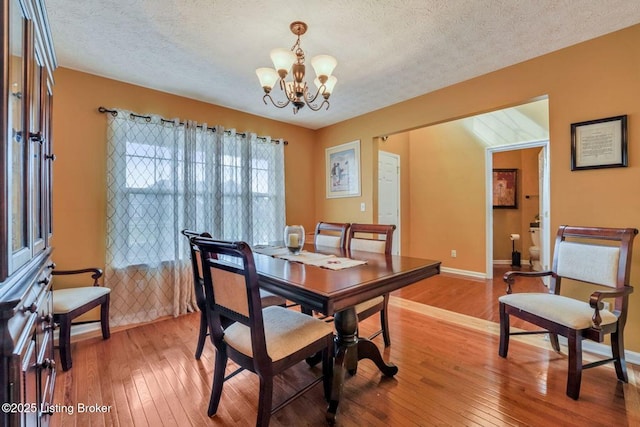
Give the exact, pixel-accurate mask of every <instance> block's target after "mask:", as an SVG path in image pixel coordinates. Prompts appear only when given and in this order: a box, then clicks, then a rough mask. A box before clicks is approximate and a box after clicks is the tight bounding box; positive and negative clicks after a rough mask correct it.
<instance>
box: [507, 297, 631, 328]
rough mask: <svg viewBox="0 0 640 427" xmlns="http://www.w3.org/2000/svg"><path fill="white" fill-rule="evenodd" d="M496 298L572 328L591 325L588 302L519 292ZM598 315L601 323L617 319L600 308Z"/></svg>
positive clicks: (609, 322)
mask: <svg viewBox="0 0 640 427" xmlns="http://www.w3.org/2000/svg"><path fill="white" fill-rule="evenodd" d="M498 300H499V301H500V302H502V303H505V304H507V305H510V306H512V307H515V308H518V309H520V310H522V311H526V312H528V313H531V314H535V315H536V316H540V317H543V318H545V319H548V320H550V321H552V322H555V323H558V324H560V325H564V326H567V327H569V328H572V329H587V328H591V327H593V321H592V320H591V318H592V317H593V313H594V310H593V308H591V306H590V305H589V304H588V303H586V302H582V301H578V300H576V299H573V298H568V297H564V296H561V295H554V294H543V293H519V294H509V295H503V296H501V297H500V298H498ZM600 316H601V317H602V323H601V325H608V324H611V323H615V322H616V321H617V320H618V318H617V317H616V316H615V315H614V314H613V313H611V312H610V311H608V310H600Z"/></svg>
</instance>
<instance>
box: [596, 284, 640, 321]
mask: <svg viewBox="0 0 640 427" xmlns="http://www.w3.org/2000/svg"><path fill="white" fill-rule="evenodd" d="M632 292H633V286H625V287H624V288H621V289H616V290H615V291H614V290H611V291H595V292H594V293H592V294H591V296H590V297H589V305H590V306H591V308H593V310H594V312H593V317H592V318H591V320H593V324H594V325H595V327H596V329H599V328H600V323H601V322H602V318H601V317H600V310H602V309H603V308H604V304H602V300H603V299H606V298H616V297H623V296H626V295H629V294H631V293H632Z"/></svg>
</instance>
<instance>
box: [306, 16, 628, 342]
mask: <svg viewBox="0 0 640 427" xmlns="http://www.w3.org/2000/svg"><path fill="white" fill-rule="evenodd" d="M638 46H640V25H635V26H632V27H629V28H627V29H624V30H621V31H617V32H615V33H611V34H608V35H606V36H603V37H600V38H597V39H593V40H590V41H587V42H584V43H581V44H578V45H575V46H572V47H569V48H566V49H562V50H560V51H557V52H553V53H551V54H548V55H544V56H541V57H538V58H534V59H532V60H529V61H526V62H523V63H520V64H517V65H514V66H511V67H507V68H504V69H501V70H498V71H495V72H493V73H490V74H486V75H484V76H480V77H478V78H474V79H471V80H468V81H465V82H462V83H459V84H456V85H453V86H450V87H447V88H444V89H441V90H438V91H434V92H431V93H428V94H425V95H422V96H419V97H417V98H413V99H411V100H408V101H405V102H402V103H399V104H395V105H392V106H390V107H387V108H383V109H380V110H377V111H374V112H372V113H369V114H365V115H362V116H359V117H356V118H353V119H350V120H346V121H344V122H341V123H338V124H335V125H333V126H330V127H327V128H323V129H320V130H319V131H318V136H317V144H316V147H315V155H316V165H317V166H316V167H317V171H318V174H317V175H316V181H315V188H316V196H315V197H316V218H317V219H319V218H325V217H327V218H328V217H331V218H333V219H335V220H338V219H339V220H353V219H358V220H361V221H373V220H374V219H375V217H374V216H373V211H372V210H368V211H367V212H364V213H362V212H359V209H358V206H359V204H360V202H361V201H365V202H367V203H370V202H371V201H372V200H373V199H374V194H375V192H376V189H375V180H374V176H375V169H376V167H377V165H376V163H374V159H375V157H376V156H375V155H374V151H376V150H377V146H378V143H377V139H375V138H376V137H378V136H381V135H389V134H395V133H398V132H403V131H408V130H413V129H418V128H422V127H424V126H429V125H433V124H438V123H442V122H447V121H450V120H454V119H458V118H462V117H468V116H471V115H475V114H479V113H483V112H487V111H491V110H496V109H500V108H505V107H509V106H513V105H519V104H522V103H525V102H528V101H531V100H534V99H536V98H538V97H540V96H544V95H547V96H548V97H549V138H550V165H549V166H550V176H551V194H550V197H551V218H550V222H551V230H552V231H551V233H553V234H554V233H555V231H554V230H557V228H558V226H559V225H561V224H575V225H599V226H614V227H617V226H620V227H636V228H637V227H640V198H638V197H635V194H636V193H637V190H636V187H637V185H638V183H639V182H640V150H637V149H634V148H637V145H638V144H636V143H635V142H637V141H636V140H637V139H638V136H639V135H640V102H638V99H640V50H639V49H638ZM621 114H627V115H628V118H629V120H628V134H629V138H630V139H629V147H630V149H629V167H627V168H614V169H599V170H587V171H576V172H572V171H571V168H570V153H571V150H570V146H571V134H570V125H571V123H576V122H581V121H585V120H592V119H598V118H603V117H611V116H617V115H621ZM356 139H359V140H360V141H361V153H362V155H361V162H362V180H363V183H362V195H361V196H360V197H357V198H350V199H331V200H327V199H325V196H324V192H323V191H321V190H323V189H324V180H325V174H324V173H323V169H322V168H321V167H320V165H321V164H323V161H324V150H325V149H326V148H327V147H330V146H334V145H338V144H342V143H345V142H348V141H353V140H356ZM374 141H375V142H374ZM416 146H417V145H416V144H412V145H411V157H412V158H416V159H417V158H421V159H425V161H427V160H428V157H426V154H427V152H426V151H425V153H418V152H416V151H414V149H415V148H416ZM421 148H423V147H421ZM423 149H424V150H427V149H428V148H423ZM434 154H435V153H434ZM469 156H475V158H474V159H471V158H469V159H466V158H465V159H461V160H463V161H465V162H467V163H468V165H469V167H470V173H473V175H470V176H469V177H468V179H465V180H462V179H461V178H460V177H459V176H456V177H455V179H456V180H455V181H451V180H449V181H448V180H446V179H444V178H445V177H444V176H437V175H435V176H434V175H429V174H426V173H425V174H423V177H422V178H420V179H422V181H412V182H411V189H412V194H414V193H416V192H418V191H422V190H421V189H422V187H424V188H425V189H429V191H433V192H434V193H435V191H436V189H435V188H433V187H436V185H435V184H434V183H433V182H429V181H425V180H427V179H431V180H433V179H436V180H438V185H440V186H442V188H443V191H446V192H453V193H456V192H457V191H458V190H457V189H456V188H452V187H451V186H452V185H455V186H467V185H468V186H473V187H474V188H476V190H477V193H476V194H473V195H472V197H470V198H469V199H468V200H466V202H465V201H463V200H456V201H455V202H449V203H445V202H444V201H443V200H442V199H440V200H435V201H434V200H433V199H432V198H421V199H415V198H412V199H411V213H412V215H411V218H410V220H409V221H410V224H409V227H410V229H411V232H412V234H413V235H414V236H424V235H426V234H427V233H431V230H429V227H434V228H435V227H437V228H438V229H439V230H446V234H447V236H446V238H444V236H438V237H437V238H434V239H423V238H422V237H421V239H422V240H421V242H420V243H416V238H415V237H414V238H412V244H411V246H410V251H409V253H408V255H416V256H423V255H424V256H432V257H434V258H437V259H441V260H443V262H444V263H445V264H446V265H449V266H451V267H453V268H459V269H463V270H471V271H480V272H484V271H485V250H484V242H485V239H486V231H485V206H484V203H485V188H484V184H480V183H478V181H479V180H483V179H484V178H482V177H483V176H484V175H483V174H482V175H479V173H480V171H482V170H483V169H484V157H483V156H484V153H482V152H480V153H476V152H474V153H469ZM434 162H435V163H442V164H448V165H453V166H455V163H456V162H455V161H453V160H452V159H446V158H438V159H437V160H435V161H434ZM414 169H415V167H414V166H413V165H412V167H411V172H412V176H416V177H417V176H418V175H419V174H418V173H416V172H415V171H414ZM424 169H427V168H424ZM434 211H439V212H441V213H438V212H434ZM425 215H427V216H425ZM428 215H432V217H431V218H432V219H431V220H430V219H429V217H428ZM435 220H437V221H438V222H437V223H432V224H429V222H432V221H435ZM469 222H472V224H470V223H469ZM404 226H405V225H404V224H403V227H404ZM639 242H640V238H639V239H638V241H637V242H636V244H635V245H634V246H635V252H634V256H633V265H632V282H636V283H637V282H638V280H639V278H640V243H639ZM440 245H446V246H444V247H440ZM452 245H456V246H457V247H455V249H457V250H458V254H459V255H458V258H456V259H455V260H454V262H452V258H450V255H449V253H448V251H449V249H454V247H452ZM639 306H640V292H636V293H634V294H632V296H631V307H632V308H633V307H639ZM626 335H627V343H628V346H629V347H630V348H631V349H632V350H635V351H640V310H633V311H632V312H631V313H630V317H629V320H628V327H627V334H626Z"/></svg>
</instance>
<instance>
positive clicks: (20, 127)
mask: <svg viewBox="0 0 640 427" xmlns="http://www.w3.org/2000/svg"><path fill="white" fill-rule="evenodd" d="M26 22H27V21H26V20H25V18H24V13H23V10H22V7H21V5H20V2H18V0H14V1H11V2H10V3H9V52H8V53H9V59H8V66H9V70H8V71H9V88H8V89H9V105H8V108H7V114H8V118H7V123H8V133H9V134H8V135H7V140H8V141H9V147H8V148H9V156H8V157H9V159H10V161H11V164H10V170H9V173H10V182H11V185H10V187H9V188H8V192H9V204H10V206H11V209H10V211H9V212H10V221H9V233H8V234H9V236H10V242H9V245H10V248H11V255H12V256H11V260H10V267H9V270H10V272H12V271H15V270H16V269H17V268H18V267H19V266H21V265H22V264H24V263H25V262H26V261H27V260H28V259H29V258H30V256H31V254H30V250H29V243H28V242H29V235H28V230H27V224H28V221H27V218H28V217H27V215H28V213H27V208H28V206H27V196H26V195H27V185H28V183H27V176H28V174H27V172H28V167H29V162H27V161H26V159H27V156H28V152H29V139H28V138H26V131H25V122H26V120H25V102H26V99H25V86H26V85H25V81H26V79H25V75H26V67H25V45H26Z"/></svg>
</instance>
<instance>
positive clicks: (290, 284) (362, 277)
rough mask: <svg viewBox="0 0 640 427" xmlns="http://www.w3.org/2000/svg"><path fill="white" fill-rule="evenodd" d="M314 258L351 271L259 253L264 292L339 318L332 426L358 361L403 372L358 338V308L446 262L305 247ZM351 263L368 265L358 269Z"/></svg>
mask: <svg viewBox="0 0 640 427" xmlns="http://www.w3.org/2000/svg"><path fill="white" fill-rule="evenodd" d="M304 251H306V252H309V253H318V254H327V255H332V256H335V257H336V258H335V260H336V261H333V262H335V263H339V262H341V260H345V261H346V264H348V265H349V266H348V267H345V268H342V269H340V268H339V267H337V266H336V265H335V264H332V265H329V264H327V265H328V266H330V268H326V267H322V266H318V265H309V264H305V263H302V262H296V261H292V260H287V259H283V258H280V257H277V256H270V255H268V254H266V253H260V250H259V249H258V250H254V261H255V266H256V270H257V273H258V277H259V283H260V287H261V288H263V289H266V290H268V291H269V292H272V293H275V294H277V295H281V296H283V297H285V298H286V299H288V300H290V301H292V302H294V303H298V304H300V305H301V306H302V307H305V308H306V309H307V310H314V311H316V312H319V313H322V314H325V315H327V316H333V319H334V324H335V333H336V338H335V358H334V370H333V383H332V391H331V397H330V399H329V405H328V408H327V413H326V417H327V421H328V422H329V423H331V424H333V423H334V422H335V417H336V412H337V409H338V403H339V401H340V396H341V394H342V389H343V386H344V381H345V377H346V374H347V372H348V373H350V374H355V373H356V371H357V366H358V361H359V360H362V359H369V360H371V361H373V363H375V365H376V366H377V368H378V369H379V370H380V371H381V372H382V374H384V375H385V376H394V375H395V374H397V373H398V367H397V366H395V365H394V364H393V363H390V362H386V361H385V360H384V359H383V358H382V355H381V353H380V350H379V349H378V347H377V346H376V345H375V344H374V343H373V342H372V341H370V340H369V339H367V338H365V337H361V336H359V335H358V318H357V315H356V311H355V306H356V304H359V303H361V302H364V301H367V300H369V299H371V298H375V297H378V296H380V295H384V294H386V293H389V292H392V291H395V290H397V289H400V288H402V287H404V286H407V285H410V284H412V283H415V282H417V281H419V280H423V279H426V278H428V277H431V276H434V275H436V274H439V273H440V264H441V262H440V261H435V260H430V259H423V258H416V257H410V256H403V255H402V256H401V255H385V254H378V253H372V252H364V251H350V250H347V249H341V248H330V247H322V246H314V245H305V247H304ZM349 260H357V261H362V263H360V264H358V265H352V264H353V263H350V262H349Z"/></svg>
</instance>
